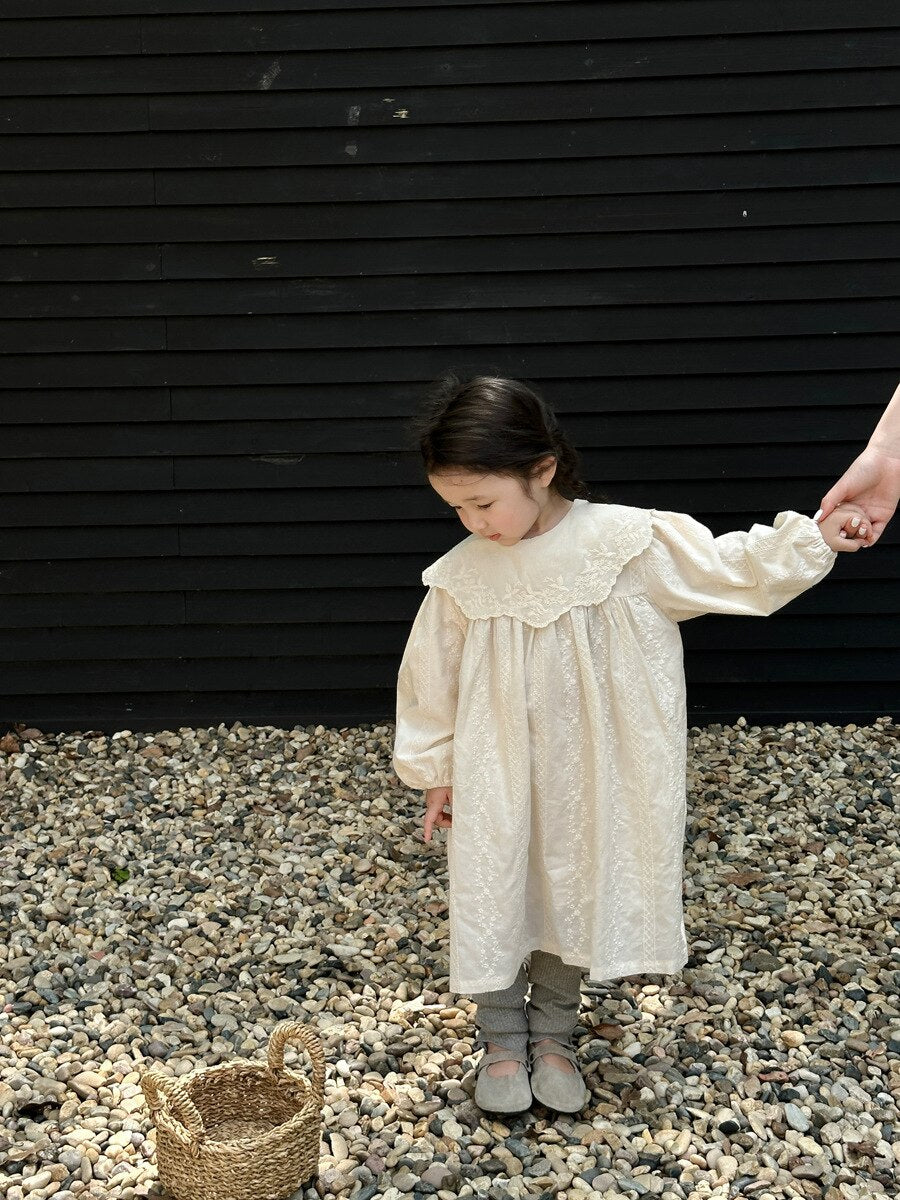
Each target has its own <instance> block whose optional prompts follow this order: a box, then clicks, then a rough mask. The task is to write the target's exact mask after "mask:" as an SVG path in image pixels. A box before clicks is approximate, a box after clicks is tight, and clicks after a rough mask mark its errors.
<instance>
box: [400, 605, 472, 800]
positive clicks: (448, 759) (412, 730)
mask: <svg viewBox="0 0 900 1200" xmlns="http://www.w3.org/2000/svg"><path fill="white" fill-rule="evenodd" d="M467 624H468V623H467V621H466V618H465V616H464V615H463V613H462V612H461V611H460V609H459V607H458V606H457V604H456V601H455V600H454V599H453V598H452V596H451V595H450V594H449V592H447V591H445V590H444V589H443V588H439V587H431V588H429V589H428V592H427V593H426V596H425V599H424V600H423V601H422V604H421V606H420V608H419V611H418V613H417V615H416V619H415V621H414V622H413V626H412V629H411V630H410V634H409V641H408V642H407V643H406V649H405V650H404V652H403V658H402V660H401V663H400V673H399V676H398V678H397V731H396V736H395V738H394V756H393V767H394V770H395V771H396V772H397V775H398V776H399V777H400V779H402V780H403V782H404V783H405V784H406V785H407V787H411V788H420V789H421V790H422V791H426V790H427V789H428V788H433V787H450V786H452V782H453V772H452V759H453V728H454V725H455V723H456V698H457V694H458V690H459V666H460V660H461V657H462V648H463V642H464V641H465V637H466V628H467Z"/></svg>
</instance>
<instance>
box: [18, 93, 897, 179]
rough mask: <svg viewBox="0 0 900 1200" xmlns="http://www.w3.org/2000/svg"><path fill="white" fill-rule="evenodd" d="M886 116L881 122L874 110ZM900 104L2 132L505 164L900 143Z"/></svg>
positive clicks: (224, 162) (222, 159) (159, 148)
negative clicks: (695, 113) (101, 133)
mask: <svg viewBox="0 0 900 1200" xmlns="http://www.w3.org/2000/svg"><path fill="white" fill-rule="evenodd" d="M875 116H877V118H878V119H877V120H874V119H873V118H874V117H875ZM898 141H900V107H895V108H885V109H881V110H879V109H875V108H858V109H850V110H848V111H847V112H834V113H832V114H830V116H829V117H828V119H827V120H823V118H822V116H821V114H819V113H803V112H801V113H787V114H782V113H764V114H755V115H753V116H749V117H745V118H736V117H734V116H731V115H725V116H715V117H655V118H645V117H640V118H635V119H630V120H621V121H616V120H601V121H591V120H581V121H577V122H563V121H560V122H548V123H547V124H546V125H540V126H538V127H535V125H534V124H527V123H522V122H518V123H513V122H509V123H506V124H502V123H497V124H487V123H482V124H479V125H454V126H449V127H447V128H442V129H441V131H440V137H436V136H435V130H434V128H433V127H428V126H424V127H423V126H407V127H404V128H396V129H367V130H366V131H365V132H364V133H363V132H362V131H360V132H356V131H354V132H352V133H350V134H349V135H348V133H347V130H346V129H343V130H329V129H326V130H318V129H313V130H297V129H289V130H223V131H217V130H213V131H209V130H199V131H193V130H191V131H187V132H177V133H156V132H150V133H109V134H107V136H106V137H104V138H103V139H102V141H100V140H98V139H97V138H96V137H95V136H94V135H93V134H81V133H72V134H56V135H51V134H46V135H44V136H39V137H32V136H29V135H24V134H19V135H18V136H16V137H0V162H2V163H3V165H4V167H5V168H6V169H7V170H19V171H60V170H67V169H69V170H92V169H93V170H101V169H103V168H104V167H105V166H107V165H108V163H109V162H110V161H114V162H115V163H117V165H118V166H119V167H120V168H121V169H123V170H136V169H140V168H141V167H142V166H149V167H153V168H157V167H160V168H166V169H169V168H176V169H182V168H184V169H196V168H198V167H203V165H204V164H206V163H215V164H216V166H217V167H223V168H229V167H232V168H233V167H247V166H250V167H283V166H287V167H291V166H294V165H295V164H296V163H298V162H302V163H305V164H306V165H308V166H314V165H317V164H323V165H343V164H344V163H346V161H347V159H348V157H350V158H351V159H352V161H353V164H354V166H355V167H356V166H365V165H373V164H377V165H381V164H388V163H413V164H416V165H418V164H421V163H440V162H446V163H467V162H487V163H496V162H502V161H504V160H523V159H526V158H527V159H529V160H534V161H542V160H548V159H568V158H579V159H605V158H608V157H619V158H621V157H623V156H624V157H631V156H634V157H641V156H647V155H654V154H667V155H668V154H681V155H686V154H698V155H700V154H710V153H719V152H721V153H727V154H736V153H748V152H753V153H757V154H759V153H765V152H771V151H773V150H797V149H802V150H806V149H818V148H822V147H824V148H826V149H829V150H832V149H837V148H839V147H865V146H895V145H896V144H897V142H898Z"/></svg>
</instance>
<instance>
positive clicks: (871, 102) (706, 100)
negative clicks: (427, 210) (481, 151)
mask: <svg viewBox="0 0 900 1200" xmlns="http://www.w3.org/2000/svg"><path fill="white" fill-rule="evenodd" d="M788 78H789V79H790V88H791V110H792V111H793V112H794V113H798V112H799V111H801V110H803V109H807V108H814V109H819V110H823V109H852V108H855V107H864V108H872V107H875V106H879V105H895V104H896V103H897V99H898V89H900V84H898V79H897V71H896V70H891V69H889V68H881V69H877V70H872V71H868V70H864V69H862V68H860V69H859V70H854V71H837V70H835V71H827V72H822V73H819V72H810V73H808V74H806V75H791V76H789V77H786V76H785V74H784V73H781V74H770V75H765V74H760V75H748V76H743V77H741V78H740V87H736V86H735V79H734V77H733V76H729V75H726V76H722V77H716V76H706V75H699V76H695V77H693V78H689V79H671V78H670V79H665V80H659V79H616V80H609V81H607V80H590V81H587V82H584V83H577V82H575V83H562V84H560V83H556V82H554V83H538V84H535V83H531V84H492V85H490V86H488V87H466V86H462V87H449V88H448V87H430V88H429V87H424V88H407V87H404V88H392V89H391V91H392V93H393V94H392V95H390V96H385V95H384V94H383V92H384V89H376V90H372V89H369V90H361V89H357V88H354V89H352V90H344V91H341V90H339V89H332V88H329V89H327V90H322V91H318V92H298V91H294V92H277V91H265V92H212V93H206V94H205V95H201V96H197V95H192V96H184V95H162V96H149V97H148V99H147V112H148V113H149V128H150V129H185V130H186V129H277V128H291V129H299V128H307V129H314V128H323V127H326V128H327V127H332V128H341V129H344V130H345V131H346V130H347V128H348V126H352V127H358V128H360V129H365V128H367V127H369V126H373V125H374V126H378V125H388V126H390V125H394V126H397V125H403V126H407V125H451V124H457V123H469V122H476V123H477V122H482V121H488V122H490V121H516V122H518V121H534V122H549V121H581V120H585V119H589V118H592V117H605V118H607V119H608V118H612V117H634V116H635V114H638V113H640V114H642V116H644V117H654V116H672V115H676V114H691V115H697V114H702V113H737V112H753V113H756V112H763V113H764V112H766V111H767V110H770V109H782V108H783V105H784V97H783V94H782V89H783V87H784V84H785V83H786V82H787V79H788ZM8 103H9V104H11V105H17V106H20V105H21V106H23V108H25V109H26V111H27V102H23V101H10V102H8ZM47 103H48V104H49V103H51V102H50V101H48V102H47ZM52 103H55V104H57V105H58V106H59V115H58V116H56V117H51V123H50V124H49V125H44V126H43V132H56V130H57V127H58V128H59V132H64V131H65V132H74V131H76V130H77V128H78V125H77V120H78V117H77V114H78V112H79V111H80V110H75V109H73V110H72V114H73V115H72V116H71V117H70V116H69V110H68V108H67V107H66V106H67V105H68V104H70V103H74V102H73V101H70V100H69V99H68V98H65V97H63V98H61V99H59V100H58V101H53V102H52ZM85 103H87V102H85ZM97 103H99V101H98V100H96V99H93V98H92V99H91V100H90V104H91V105H94V104H97ZM4 111H7V109H6V106H3V105H0V112H4ZM12 111H14V112H16V111H20V109H19V108H18V107H17V108H14V109H13V110H12ZM85 111H86V113H87V117H86V119H93V109H90V110H85ZM89 128H94V126H93V125H91V126H89ZM142 128H143V126H142ZM7 132H9V133H13V132H19V130H17V129H9V130H7ZM22 132H25V130H22Z"/></svg>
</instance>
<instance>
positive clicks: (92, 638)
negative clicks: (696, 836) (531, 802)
mask: <svg viewBox="0 0 900 1200" xmlns="http://www.w3.org/2000/svg"><path fill="white" fill-rule="evenodd" d="M733 624H734V622H733V621H725V622H724V624H723V623H721V622H717V620H716V618H715V617H708V618H706V619H705V620H702V621H697V620H694V621H690V622H686V623H685V630H684V644H685V647H686V648H688V647H689V648H690V649H692V650H696V651H698V652H699V654H698V660H699V661H700V662H703V660H704V659H706V660H709V659H710V658H711V657H712V652H713V651H719V652H721V653H722V655H723V659H724V662H725V664H727V663H728V662H731V663H734V664H736V665H737V666H738V667H739V668H740V666H741V665H742V664H743V663H744V660H745V658H746V656H747V654H748V653H750V652H759V651H764V652H771V651H776V650H777V651H780V652H783V651H792V652H793V654H795V655H797V656H798V658H799V657H800V655H803V656H804V657H806V656H808V655H809V654H810V653H813V652H815V651H819V652H821V651H822V650H827V651H828V652H829V653H831V652H832V651H844V650H853V649H855V648H856V646H857V640H856V634H855V632H854V630H853V629H852V628H850V627H848V624H847V622H846V621H842V620H841V618H840V616H838V615H832V616H806V617H804V618H803V635H804V639H803V641H804V645H803V650H802V651H798V649H797V636H798V629H799V624H798V621H797V618H795V617H791V616H781V617H780V618H779V616H778V615H774V616H772V617H770V618H768V619H767V620H765V621H746V622H744V625H745V626H746V628H743V629H742V630H741V634H740V637H739V638H737V639H736V637H735V633H734V629H733ZM407 632H408V631H407V628H406V627H405V625H404V624H403V623H401V622H396V623H393V622H392V623H385V624H383V625H374V624H373V623H372V622H371V621H365V620H360V621H358V622H351V621H346V620H345V621H343V622H342V623H341V625H340V649H339V652H338V654H337V655H336V657H338V658H341V659H345V658H352V657H354V656H356V655H362V656H375V655H386V656H391V657H393V656H396V655H399V654H402V653H403V646H404V643H405V641H406V635H407ZM895 633H896V631H895V628H894V624H893V621H892V619H891V618H888V617H885V616H881V617H877V616H873V617H870V618H869V620H868V621H867V622H866V637H867V640H868V645H869V647H870V648H871V649H872V650H873V651H874V650H877V649H887V650H888V651H889V653H890V652H891V651H892V648H893V647H894V644H895V641H896V637H895ZM334 635H335V630H334V627H333V625H332V624H331V623H329V622H313V621H310V622H307V623H304V624H297V625H285V624H278V625H269V624H265V623H264V622H255V623H253V624H215V623H211V624H197V625H191V626H185V625H171V626H165V625H158V626H155V627H148V626H146V625H140V626H138V625H133V626H122V627H120V629H119V632H118V634H117V644H116V650H117V657H119V658H122V659H129V660H143V661H145V662H146V661H149V660H153V659H159V658H178V659H182V658H186V659H188V658H189V659H200V660H202V659H206V660H217V659H218V660H221V658H222V646H223V645H224V644H227V646H228V650H229V657H231V656H233V657H234V658H235V659H236V660H242V659H264V658H271V657H273V656H277V657H278V658H282V657H285V658H293V659H294V660H295V661H298V660H304V659H306V660H309V659H318V658H320V657H321V653H322V645H323V643H325V642H327V640H329V639H330V638H333V637H334ZM16 643H17V645H16V648H17V650H18V653H17V655H16V657H15V658H12V657H11V656H10V653H9V651H10V647H8V646H5V645H3V644H2V643H0V662H2V663H7V662H18V663H22V662H28V663H44V664H48V663H53V662H54V661H57V662H60V663H67V664H70V663H76V662H81V663H87V662H90V661H91V660H100V661H105V662H111V661H114V660H112V659H110V657H109V650H110V643H109V637H108V635H107V634H106V633H105V631H104V630H103V629H102V628H90V627H80V628H73V629H61V628H58V627H54V626H44V627H36V628H34V629H31V630H28V631H23V632H21V633H20V634H19V635H18V636H17V639H16ZM894 661H896V659H895V660H894ZM695 669H696V666H695ZM726 669H727V665H726ZM878 674H879V677H881V678H889V677H888V676H885V675H884V674H883V673H882V672H881V671H879V672H878Z"/></svg>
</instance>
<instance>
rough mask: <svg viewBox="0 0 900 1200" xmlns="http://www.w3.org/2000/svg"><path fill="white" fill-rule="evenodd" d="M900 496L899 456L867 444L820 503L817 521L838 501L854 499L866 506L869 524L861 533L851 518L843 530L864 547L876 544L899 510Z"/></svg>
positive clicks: (860, 504) (831, 509)
mask: <svg viewBox="0 0 900 1200" xmlns="http://www.w3.org/2000/svg"><path fill="white" fill-rule="evenodd" d="M898 499H900V455H897V454H894V453H890V452H888V451H886V450H881V449H879V448H877V447H873V446H871V445H870V446H867V447H866V449H865V450H863V452H862V454H860V455H859V457H858V458H856V459H854V460H853V462H852V463H851V464H850V466H849V467H848V468H847V470H846V471H845V472H844V474H843V475H842V476H841V478H840V479H839V480H838V481H837V483H836V484H835V485H834V487H832V488H831V490H830V491H828V492H826V493H825V495H824V496H823V497H822V500H821V502H820V512H818V513H817V514H816V516H815V518H814V519H815V520H816V521H821V520H824V518H825V517H827V516H829V514H830V513H832V512H833V511H834V509H835V508H837V506H838V505H839V504H841V503H842V502H843V501H845V500H849V501H852V502H853V503H855V504H858V505H859V506H860V507H861V508H863V509H865V512H866V515H867V517H868V526H867V529H866V533H865V535H861V534H859V533H858V532H857V530H856V529H854V528H852V527H851V525H850V518H849V517H848V518H847V520H846V522H845V523H844V526H843V528H844V531H845V532H846V535H847V537H848V538H852V537H855V538H857V539H858V540H859V541H860V542H861V543H862V544H863V545H865V546H874V545H875V543H876V542H877V541H878V539H879V538H880V537H881V535H882V533H883V532H884V529H885V526H886V525H887V523H888V521H890V519H891V517H892V516H893V515H894V513H895V511H896V509H897V501H898Z"/></svg>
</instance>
